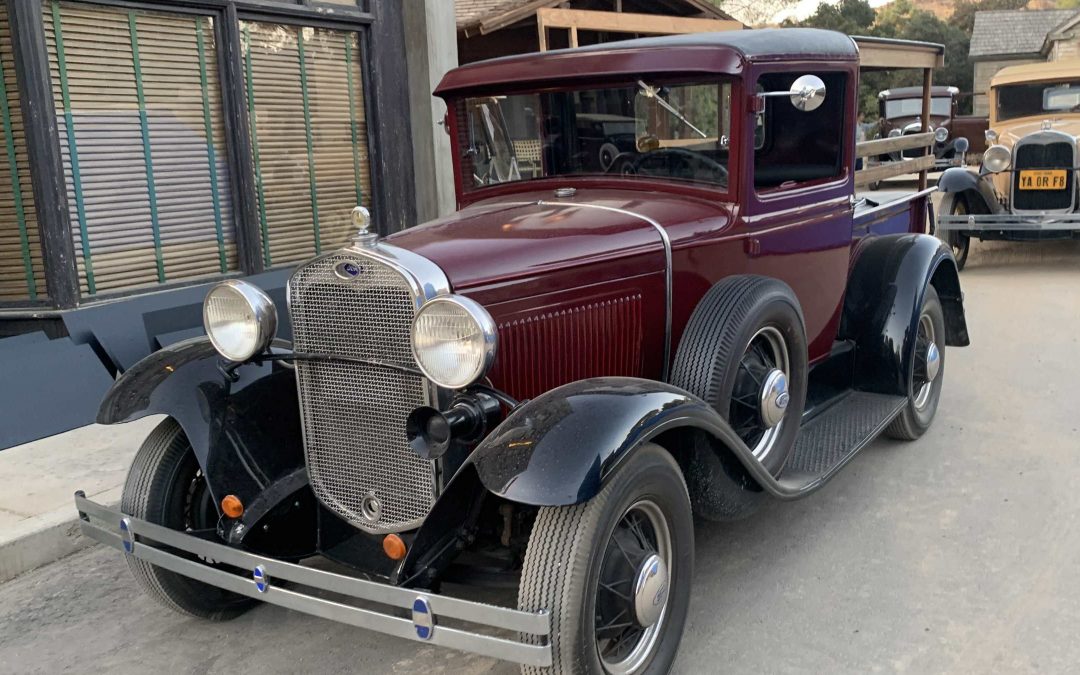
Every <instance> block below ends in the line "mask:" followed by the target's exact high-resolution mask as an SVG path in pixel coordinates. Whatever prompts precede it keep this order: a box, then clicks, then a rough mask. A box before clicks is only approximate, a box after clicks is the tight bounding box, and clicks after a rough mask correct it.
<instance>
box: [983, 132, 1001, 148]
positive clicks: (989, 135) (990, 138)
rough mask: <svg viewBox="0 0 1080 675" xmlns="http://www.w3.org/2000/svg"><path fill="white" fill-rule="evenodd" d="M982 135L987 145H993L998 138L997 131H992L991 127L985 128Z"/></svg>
mask: <svg viewBox="0 0 1080 675" xmlns="http://www.w3.org/2000/svg"><path fill="white" fill-rule="evenodd" d="M983 137H985V138H986V142H987V144H989V145H993V144H994V143H997V140H998V135H997V132H996V131H994V130H993V129H987V130H986V131H984V132H983Z"/></svg>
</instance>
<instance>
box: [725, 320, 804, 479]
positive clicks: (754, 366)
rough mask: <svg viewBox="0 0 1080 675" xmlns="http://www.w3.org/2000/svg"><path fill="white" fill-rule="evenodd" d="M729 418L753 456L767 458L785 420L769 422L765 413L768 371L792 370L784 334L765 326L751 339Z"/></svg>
mask: <svg viewBox="0 0 1080 675" xmlns="http://www.w3.org/2000/svg"><path fill="white" fill-rule="evenodd" d="M738 367H739V371H738V374H737V375H736V378H735V388H734V390H733V391H732V396H731V408H730V410H729V411H728V420H730V422H731V426H732V428H733V429H734V430H735V433H737V434H738V435H739V438H741V439H742V440H743V442H744V443H746V446H747V447H748V448H750V449H751V450H752V451H753V453H754V457H757V458H758V459H764V458H765V457H767V456H768V455H769V453H770V452H771V451H772V449H773V446H775V445H776V440H777V438H779V437H780V434H781V429H782V427H783V425H784V422H785V421H781V422H780V423H779V424H774V425H772V426H770V425H769V424H768V423H767V422H766V420H765V419H764V418H763V416H762V404H761V401H762V398H763V395H764V393H765V392H764V389H765V387H766V384H767V383H766V380H767V378H768V377H769V374H770V373H772V372H773V371H776V370H779V371H780V372H782V373H784V374H787V373H790V372H791V358H790V356H789V354H788V348H787V343H786V342H785V340H784V336H783V334H782V333H781V332H780V330H779V329H778V328H777V327H775V326H771V325H770V326H763V327H762V328H761V329H759V330H758V331H757V332H756V333H755V334H754V336H753V337H752V338H751V339H750V343H749V344H748V345H747V347H746V351H745V352H743V355H742V358H741V359H740V360H739V366H738Z"/></svg>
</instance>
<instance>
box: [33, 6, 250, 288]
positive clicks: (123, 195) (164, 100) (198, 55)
mask: <svg viewBox="0 0 1080 675" xmlns="http://www.w3.org/2000/svg"><path fill="white" fill-rule="evenodd" d="M45 28H46V33H47V35H48V47H49V57H50V63H51V66H52V80H53V92H54V96H55V98H56V109H57V113H58V117H59V119H58V126H59V128H60V143H61V147H62V149H63V153H64V168H65V176H66V179H67V189H68V202H69V206H70V209H71V223H72V231H73V236H74V239H75V249H76V258H77V260H78V268H79V277H80V282H81V286H82V291H83V293H84V294H89V295H94V294H96V293H101V292H107V291H117V290H123V289H129V288H135V287H140V286H146V285H153V284H165V283H171V282H177V281H184V280H189V279H198V278H203V277H207V276H214V275H220V274H222V273H225V272H228V271H230V270H235V269H236V268H237V256H236V245H235V236H234V224H233V217H232V206H231V196H230V195H231V187H230V185H229V171H228V167H227V165H226V160H225V158H226V153H225V147H224V142H225V137H224V125H223V120H222V112H221V91H220V85H219V82H218V77H217V74H218V68H217V52H216V48H215V39H214V25H213V21H212V20H211V18H210V17H204V16H195V15H190V14H185V15H179V14H176V15H173V14H167V13H161V12H145V11H137V10H124V9H114V8H108V7H103V6H100V5H91V4H83V3H77V2H57V1H55V0H53V1H52V2H49V3H48V4H47V5H46V6H45Z"/></svg>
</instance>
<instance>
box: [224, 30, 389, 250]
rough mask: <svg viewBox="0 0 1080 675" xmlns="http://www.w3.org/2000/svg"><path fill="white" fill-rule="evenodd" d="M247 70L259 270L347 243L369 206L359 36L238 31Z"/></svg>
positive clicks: (368, 165)
mask: <svg viewBox="0 0 1080 675" xmlns="http://www.w3.org/2000/svg"><path fill="white" fill-rule="evenodd" d="M241 32H242V34H243V36H244V43H245V44H244V65H245V72H246V82H247V97H248V112H249V115H250V118H251V125H250V126H251V143H252V150H253V153H252V154H253V159H254V163H255V175H256V184H257V187H258V199H259V220H260V226H261V227H260V233H261V241H262V253H263V258H264V262H265V263H266V265H267V266H268V267H270V266H278V265H283V264H290V263H295V262H299V261H302V260H304V259H305V258H308V257H311V256H312V255H315V254H317V253H320V252H322V251H326V250H332V249H334V248H336V247H339V246H342V245H343V244H345V243H346V242H347V241H348V239H349V236H350V235H351V234H352V232H353V226H352V224H351V221H350V219H349V213H350V212H351V211H352V208H353V207H354V206H356V205H357V204H364V205H368V204H369V197H368V195H369V194H370V192H371V178H370V170H369V168H370V163H369V159H368V152H367V124H366V118H365V115H364V97H363V86H362V83H361V79H360V68H359V63H358V62H359V45H358V42H357V37H356V33H353V32H349V31H338V30H328V29H322V28H298V27H295V26H283V25H277V24H268V23H256V22H244V23H242V24H241Z"/></svg>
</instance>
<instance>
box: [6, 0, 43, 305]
mask: <svg viewBox="0 0 1080 675" xmlns="http://www.w3.org/2000/svg"><path fill="white" fill-rule="evenodd" d="M0 116H2V117H3V143H2V145H0V154H2V155H3V157H2V159H0V301H27V300H30V301H34V300H43V299H45V297H46V296H47V293H46V289H45V271H44V268H43V265H42V260H41V241H40V235H39V232H38V225H37V217H36V215H35V211H34V193H33V188H32V186H31V183H30V168H29V164H28V163H27V158H26V135H25V134H24V133H23V122H22V108H20V107H19V88H18V85H17V83H16V81H15V62H14V61H13V60H12V51H11V32H10V30H9V28H8V18H7V13H6V12H0Z"/></svg>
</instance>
